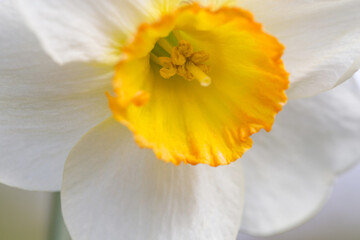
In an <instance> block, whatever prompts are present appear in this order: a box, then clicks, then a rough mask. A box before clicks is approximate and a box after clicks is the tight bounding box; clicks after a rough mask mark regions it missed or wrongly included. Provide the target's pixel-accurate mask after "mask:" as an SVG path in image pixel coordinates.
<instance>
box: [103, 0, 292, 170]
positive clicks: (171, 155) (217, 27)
mask: <svg viewBox="0 0 360 240" xmlns="http://www.w3.org/2000/svg"><path fill="white" fill-rule="evenodd" d="M283 50H284V47H283V46H282V45H281V44H280V43H279V42H278V41H277V39H276V38H275V37H273V36H271V35H269V34H266V33H264V32H263V30H262V28H261V25H260V24H258V23H256V22H255V21H254V19H253V16H252V14H251V13H249V12H248V11H245V10H242V9H239V8H231V7H223V8H220V9H218V10H211V9H210V8H204V7H201V6H199V5H198V4H192V5H188V6H185V7H182V8H179V9H177V10H176V11H175V12H173V13H169V14H166V15H164V16H162V18H161V19H159V20H158V21H156V22H153V23H146V24H143V25H141V26H140V27H139V29H138V32H137V34H136V36H135V38H134V39H133V40H131V41H130V43H129V44H128V45H127V46H125V47H124V48H123V49H122V51H123V53H124V56H125V57H124V59H123V60H121V61H120V62H119V63H118V65H117V67H116V75H115V77H114V80H113V89H114V94H113V95H110V94H109V103H110V107H111V109H112V111H113V113H114V116H115V117H116V119H117V120H118V121H120V122H121V123H123V124H125V125H126V126H127V127H128V128H129V129H130V130H131V131H133V133H134V136H135V140H136V141H137V143H138V144H139V145H140V146H141V147H146V148H151V149H153V151H154V152H155V154H156V156H157V157H158V158H159V159H161V160H164V161H166V162H172V163H174V164H179V163H181V162H185V163H190V164H198V163H204V164H209V165H211V166H218V165H224V164H229V163H230V162H232V161H235V160H236V159H238V158H239V157H241V156H242V154H243V153H244V152H245V151H246V150H248V149H249V148H251V146H252V140H251V138H250V136H251V135H252V134H254V133H256V132H258V131H259V130H260V129H262V128H264V129H265V130H266V131H270V130H271V126H272V124H273V122H274V118H275V115H276V114H277V113H278V112H279V111H280V110H281V108H282V106H283V105H284V104H285V102H286V95H285V90H286V89H287V88H288V85H289V81H288V73H287V72H286V71H285V69H284V66H283V62H282V60H281V56H282V53H283Z"/></svg>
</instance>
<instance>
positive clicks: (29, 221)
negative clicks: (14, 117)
mask: <svg viewBox="0 0 360 240" xmlns="http://www.w3.org/2000/svg"><path fill="white" fill-rule="evenodd" d="M359 183H360V165H359V166H357V167H355V168H353V169H351V170H350V171H349V172H347V173H345V174H344V175H342V176H341V177H340V178H339V179H338V181H337V183H336V185H335V188H334V192H333V194H332V195H331V197H330V199H329V201H328V202H327V204H326V205H325V206H324V208H323V209H322V210H321V211H320V212H319V213H318V214H317V215H316V216H315V217H314V218H313V219H311V220H310V221H308V222H307V223H305V224H304V225H302V226H300V227H298V228H296V229H294V230H291V231H288V232H286V233H283V234H279V235H277V236H273V237H269V238H260V237H250V236H247V235H245V234H241V235H239V237H238V240H265V239H266V240H305V239H311V240H359V239H360V206H359V205H360V184H359ZM0 240H70V238H69V236H68V235H67V232H66V229H65V228H64V225H63V222H62V219H61V212H60V204H59V194H50V193H41V192H30V191H23V190H19V189H16V188H11V187H7V186H4V185H0Z"/></svg>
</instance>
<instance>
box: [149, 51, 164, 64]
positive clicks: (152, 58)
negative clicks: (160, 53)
mask: <svg viewBox="0 0 360 240" xmlns="http://www.w3.org/2000/svg"><path fill="white" fill-rule="evenodd" d="M150 59H151V60H152V61H153V62H155V63H156V64H158V65H160V66H162V67H163V65H162V62H161V61H160V60H159V58H158V57H157V56H156V55H155V54H154V53H150Z"/></svg>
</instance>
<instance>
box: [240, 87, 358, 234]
mask: <svg viewBox="0 0 360 240" xmlns="http://www.w3.org/2000/svg"><path fill="white" fill-rule="evenodd" d="M359 106H360V90H359V88H358V87H357V86H356V84H355V82H354V81H348V82H347V83H344V84H342V85H341V86H339V87H337V88H335V89H333V90H331V91H329V92H327V93H323V94H320V95H318V96H316V97H314V98H309V99H301V100H294V101H290V102H289V103H288V105H286V107H285V108H284V110H283V112H281V113H280V114H279V115H278V117H277V119H276V121H275V125H274V127H273V130H272V131H271V132H270V133H268V134H263V133H260V134H258V135H256V136H254V147H253V149H252V150H250V151H249V153H248V154H246V156H245V157H244V158H243V159H242V160H241V161H242V163H243V166H244V173H245V210H244V218H243V225H242V229H243V230H244V231H246V232H248V233H250V234H253V235H272V234H276V233H279V232H282V231H285V230H287V229H289V228H292V227H294V226H296V225H299V224H301V223H303V222H304V221H305V220H307V219H308V218H310V217H311V216H312V215H313V214H315V213H316V212H317V211H318V210H319V208H320V207H321V206H322V204H323V203H324V201H325V200H326V199H327V196H328V194H329V191H330V189H331V186H332V182H333V178H334V177H335V176H336V173H338V172H341V171H343V170H344V169H347V168H348V167H349V166H351V165H354V163H355V162H356V161H359V160H360V149H359V142H360V124H359V122H360V108H359Z"/></svg>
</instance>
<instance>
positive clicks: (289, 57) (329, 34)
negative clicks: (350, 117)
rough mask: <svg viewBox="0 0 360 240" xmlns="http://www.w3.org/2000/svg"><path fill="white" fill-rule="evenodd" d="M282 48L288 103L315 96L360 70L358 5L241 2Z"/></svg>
mask: <svg viewBox="0 0 360 240" xmlns="http://www.w3.org/2000/svg"><path fill="white" fill-rule="evenodd" d="M239 6H241V7H244V8H247V9H249V10H251V11H252V12H253V13H254V14H255V18H256V20H257V21H260V22H261V23H263V25H264V27H265V30H266V31H267V32H269V33H271V34H272V35H274V36H276V37H277V38H278V39H279V40H280V41H281V42H282V43H283V44H284V45H285V47H286V51H285V55H284V58H283V59H284V63H285V67H286V69H287V71H289V72H290V81H291V85H290V89H289V90H288V96H289V98H292V99H293V98H299V97H307V96H312V95H315V94H317V93H319V92H322V91H325V90H328V89H331V88H332V87H334V86H336V85H337V84H339V83H341V82H343V81H345V80H347V79H349V78H350V77H351V76H352V75H353V74H354V72H355V71H357V70H358V69H359V68H360V44H359V42H360V24H359V22H360V14H359V11H360V1H358V0H342V1H329V0H326V1H325V0H267V1H264V0H239Z"/></svg>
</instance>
